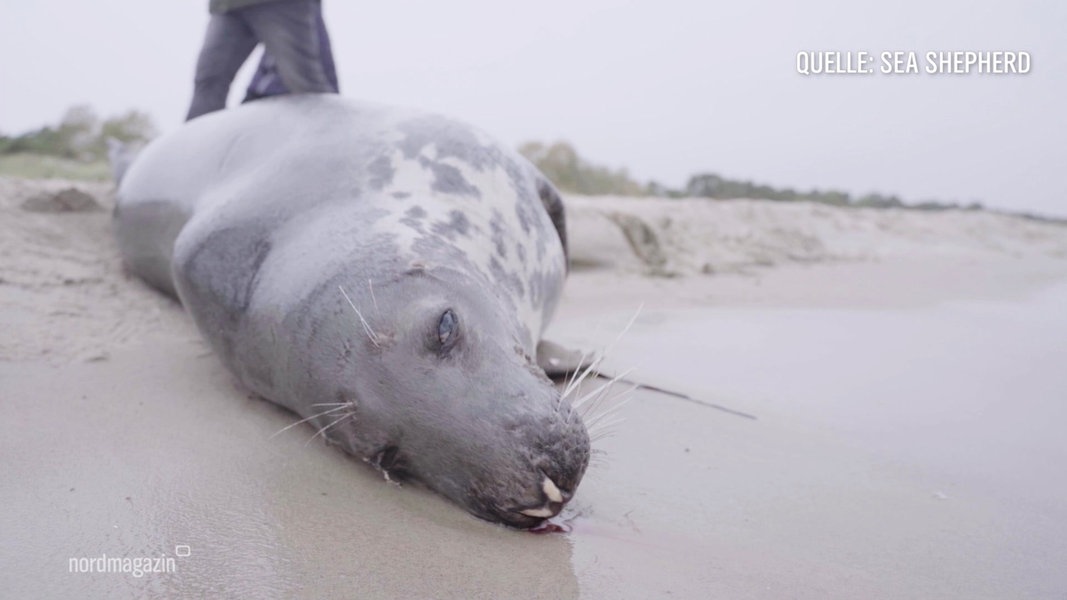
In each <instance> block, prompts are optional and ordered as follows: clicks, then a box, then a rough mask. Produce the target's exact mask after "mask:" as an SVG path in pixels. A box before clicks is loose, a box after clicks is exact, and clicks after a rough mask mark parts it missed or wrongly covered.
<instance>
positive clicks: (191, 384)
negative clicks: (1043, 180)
mask: <svg viewBox="0 0 1067 600" xmlns="http://www.w3.org/2000/svg"><path fill="white" fill-rule="evenodd" d="M68 188H75V189H77V190H79V191H80V192H83V193H84V194H87V197H88V198H89V200H91V202H89V201H86V200H85V199H84V198H85V196H81V195H73V196H71V195H69V194H68V195H67V196H66V200H63V199H57V198H56V196H55V195H56V194H57V193H58V192H61V191H62V190H65V189H68ZM71 198H80V199H81V200H78V201H71V200H70V199H71ZM72 202H73V203H72ZM566 203H567V207H568V216H569V222H568V228H569V231H570V239H571V248H572V259H573V263H574V264H573V270H572V273H571V276H570V279H569V280H568V283H567V288H566V291H565V295H564V299H563V302H562V304H561V306H560V308H559V311H558V313H557V316H556V319H555V320H554V322H553V324H552V325H551V326H550V328H549V331H548V334H547V337H548V338H549V339H552V340H554V341H558V342H560V343H563V344H564V345H567V346H570V347H575V348H581V349H585V350H597V351H604V350H606V351H607V355H608V360H607V365H608V367H607V369H606V370H609V371H612V372H622V371H624V370H632V372H631V374H630V375H629V376H628V378H629V379H632V380H635V381H640V382H643V383H647V384H650V385H653V386H657V387H661V388H664V389H667V390H671V391H675V392H679V393H682V394H685V395H687V396H689V397H690V399H689V400H684V399H681V398H678V397H675V396H671V395H669V394H663V393H659V392H656V391H651V390H647V389H639V390H637V391H634V392H632V393H629V394H623V392H625V390H626V388H627V386H625V385H622V384H619V385H617V386H616V387H617V390H618V392H619V393H620V394H622V396H621V397H622V400H620V402H621V404H620V408H619V409H618V411H617V414H618V416H619V417H620V421H619V422H618V423H617V424H615V425H614V426H613V428H612V430H611V432H610V435H608V436H606V437H604V438H602V439H600V440H598V441H597V444H596V446H597V449H598V451H599V452H598V454H597V457H596V459H595V464H594V465H593V466H592V467H591V469H590V471H589V473H588V475H587V476H586V479H585V481H584V482H583V483H582V485H581V487H580V488H579V490H578V493H577V496H576V498H575V500H574V501H573V502H572V503H571V504H570V505H569V506H568V508H567V509H566V510H565V512H564V513H563V514H562V515H560V517H558V518H557V521H558V522H559V523H560V525H561V526H563V527H564V528H565V529H568V530H569V531H568V532H566V533H551V534H543V535H534V534H530V533H526V532H517V531H512V530H508V529H505V528H502V527H499V526H495V525H491V524H489V523H485V522H482V521H479V520H477V519H475V518H474V517H471V516H469V515H467V514H466V513H465V512H463V511H462V510H460V509H458V508H456V507H455V506H453V505H451V504H449V503H447V502H446V501H444V500H442V499H440V498H438V497H436V496H435V495H433V494H431V493H428V492H426V491H424V490H421V489H419V488H418V487H416V486H397V485H392V484H389V483H386V482H384V481H382V479H381V477H380V476H379V475H378V474H377V473H376V472H374V471H373V470H371V469H370V468H367V467H366V466H365V465H363V464H362V463H359V462H358V461H355V460H352V459H349V458H347V457H345V456H344V455H342V454H341V453H340V452H338V451H336V450H335V449H332V448H328V447H325V446H324V445H323V444H322V443H321V441H318V440H316V441H313V442H311V443H309V440H310V439H311V438H312V436H313V433H314V431H313V430H312V429H311V428H310V427H294V428H292V429H289V430H288V431H285V432H284V433H282V434H280V435H275V434H276V433H277V432H278V431H280V430H282V429H283V428H285V427H286V426H287V425H289V424H290V423H292V422H293V421H295V420H296V417H295V416H294V415H293V414H291V413H288V412H286V411H284V410H282V409H280V408H277V407H275V406H274V405H272V404H270V403H268V402H264V401H262V400H260V399H256V398H252V397H249V396H248V395H247V394H246V393H244V392H243V391H242V390H240V389H239V388H238V387H237V386H236V385H235V384H234V382H233V381H232V379H231V378H230V376H229V375H228V374H227V373H226V372H225V370H224V369H223V367H222V365H221V364H220V363H219V361H218V360H217V359H216V358H215V357H214V355H213V354H212V353H211V352H210V350H209V349H208V347H207V345H206V344H205V343H204V342H203V341H202V340H201V338H200V336H199V333H198V332H197V330H196V328H195V326H194V325H193V323H192V321H191V320H190V319H189V318H188V317H187V316H186V315H185V314H184V313H183V312H182V309H181V307H180V305H178V304H177V303H175V302H174V301H172V300H169V299H167V298H165V297H163V296H161V295H160V294H158V293H156V292H154V291H153V290H151V289H149V288H148V287H147V286H146V285H145V284H143V283H142V282H140V281H139V280H137V279H135V278H133V277H131V276H130V275H128V274H126V273H125V272H124V270H123V268H122V265H121V261H120V259H119V255H118V251H117V249H116V247H115V244H114V241H113V238H112V235H111V231H110V221H109V219H110V212H111V209H112V207H113V199H112V188H111V186H110V185H109V184H87V183H72V182H63V181H28V180H19V179H3V178H0V306H2V310H0V332H2V333H0V411H2V419H0V423H2V424H0V457H2V463H3V466H4V470H5V477H4V478H3V479H2V480H0V502H2V503H3V504H4V506H5V507H6V509H7V510H5V511H3V514H2V516H0V531H2V532H4V535H3V536H2V537H3V541H2V542H0V565H3V569H2V570H0V589H3V590H5V594H9V595H11V597H71V596H83V597H179V596H180V597H338V598H340V597H361V598H363V597H366V598H378V597H394V598H505V597H508V598H648V597H671V598H707V597H728V598H782V597H794V598H1056V597H1062V596H1063V595H1064V594H1065V593H1067V571H1065V570H1064V568H1063V565H1064V564H1067V542H1064V540H1067V504H1065V503H1064V502H1062V498H1064V497H1067V479H1065V478H1064V477H1063V476H1062V473H1061V472H1060V471H1061V469H1062V465H1063V464H1065V463H1067V441H1064V439H1063V437H1062V434H1061V433H1060V431H1059V429H1061V426H1060V424H1061V423H1063V421H1064V417H1067V402H1065V401H1067V369H1063V367H1062V365H1064V364H1067V342H1064V340H1067V311H1065V310H1064V308H1063V307H1064V306H1065V305H1067V304H1065V302H1067V226H1063V225H1056V224H1050V223H1042V222H1036V221H1033V220H1027V219H1023V218H1019V217H1013V216H1007V215H999V214H993V213H989V212H983V211H960V210H950V211H942V212H921V211H912V210H901V209H891V210H875V209H857V208H835V207H831V206H826V205H816V204H809V203H775V202H769V201H746V200H736V201H705V200H694V199H684V200H679V199H653V198H647V199H644V198H642V199H633V198H615V197H568V198H566ZM635 314H636V315H637V317H636V319H634V322H633V326H632V327H631V328H630V329H629V330H628V331H627V332H626V334H625V335H624V336H622V338H621V339H617V338H619V334H620V333H621V332H622V331H623V330H624V329H625V328H626V324H627V322H629V321H630V320H631V319H632V318H633V317H634V315H635ZM723 409H728V410H723ZM105 555H106V556H107V557H125V558H131V559H132V558H138V557H147V558H162V559H164V560H162V561H160V562H161V564H162V565H163V566H164V567H166V568H165V569H164V570H163V571H164V572H147V573H142V574H141V575H140V576H135V574H132V573H128V572H127V573H99V572H82V571H84V569H80V567H79V565H91V564H92V563H91V560H92V559H95V558H98V557H101V556H105ZM80 559H87V560H86V561H81V562H79V561H80ZM168 561H169V562H168ZM72 565H73V566H72Z"/></svg>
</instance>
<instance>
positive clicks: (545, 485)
mask: <svg viewBox="0 0 1067 600" xmlns="http://www.w3.org/2000/svg"><path fill="white" fill-rule="evenodd" d="M541 489H542V490H544V492H545V495H546V496H548V499H549V500H551V501H552V502H563V494H561V493H560V491H559V488H558V487H556V482H554V481H552V480H551V479H549V478H548V477H545V480H544V482H542V483H541ZM531 516H533V515H531Z"/></svg>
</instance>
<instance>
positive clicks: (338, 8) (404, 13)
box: [0, 0, 1067, 216]
mask: <svg viewBox="0 0 1067 600" xmlns="http://www.w3.org/2000/svg"><path fill="white" fill-rule="evenodd" d="M0 6H2V7H0V51H2V52H3V56H4V58H3V60H0V132H3V133H6V134H15V133H21V132H24V131H27V130H31V129H34V128H37V127H40V126H43V125H47V124H54V123H56V122H57V121H58V120H59V118H60V116H61V115H62V114H63V112H64V111H65V110H66V108H67V107H69V106H71V105H73V104H80V103H87V104H90V105H92V106H93V107H94V108H95V109H96V110H97V112H98V113H99V114H100V115H102V116H105V117H106V116H111V115H115V114H119V113H122V112H125V111H126V110H128V109H131V108H137V109H140V110H144V111H146V112H148V113H149V114H150V115H152V117H153V118H154V119H155V121H156V123H157V124H158V125H159V127H160V129H161V130H163V131H169V130H172V129H175V128H177V127H179V126H180V125H181V121H182V118H183V117H184V114H185V112H186V110H187V109H188V103H189V100H190V97H191V94H192V78H193V69H194V65H195V62H196V56H197V53H198V51H199V47H200V43H201V42H202V39H203V34H204V30H205V27H206V24H207V20H208V14H207V0H151V1H148V2H146V1H144V0H93V1H92V2H86V1H85V0H34V1H32V2H21V1H18V0H0ZM324 11H325V15H326V21H327V27H328V28H329V30H330V34H331V37H332V39H333V49H334V54H335V57H336V60H337V63H338V75H339V78H340V82H341V92H342V93H343V94H344V95H346V96H350V97H354V98H359V99H363V100H368V101H373V102H379V103H386V104H395V105H403V106H409V107H417V108H423V109H427V110H431V111H434V112H438V113H443V114H446V115H450V116H453V117H457V118H460V119H462V120H464V121H467V122H469V123H471V124H474V125H476V126H477V127H479V128H481V129H482V130H484V131H486V132H489V133H490V134H492V135H493V136H494V137H496V138H497V139H499V140H501V141H503V142H505V143H507V144H509V145H511V146H518V145H519V144H521V143H522V142H525V141H531V140H537V141H543V142H553V141H556V140H565V141H568V142H570V143H571V144H573V145H574V147H575V148H576V149H577V150H578V152H579V154H580V155H582V156H583V157H585V158H586V159H588V160H589V161H591V162H594V163H596V164H601V165H604V166H608V167H611V168H626V169H628V170H629V172H630V174H631V175H632V176H633V177H635V178H637V179H639V180H641V181H647V180H650V179H651V180H656V181H658V182H660V183H662V184H665V185H667V186H670V187H681V186H683V185H684V184H685V182H686V180H687V179H688V178H689V176H691V175H693V174H695V173H705V172H715V173H718V174H721V175H723V176H726V177H730V178H734V179H750V180H754V181H756V182H759V183H767V184H771V185H774V186H778V187H793V188H796V189H802V190H806V189H811V188H818V189H840V190H844V191H847V192H849V193H852V194H854V195H862V194H864V193H867V192H871V191H877V192H881V193H889V194H897V195H899V196H901V197H902V198H903V199H905V200H907V201H921V200H925V199H939V200H946V201H959V202H971V201H981V202H983V203H985V204H986V205H987V206H992V207H996V208H1003V209H1010V210H1024V211H1033V212H1039V213H1043V214H1050V215H1058V216H1067V183H1065V181H1067V178H1065V177H1064V176H1063V173H1062V170H1063V169H1064V168H1065V167H1067V109H1065V108H1064V106H1065V105H1067V36H1064V35H1063V32H1064V28H1065V26H1067V3H1064V2H1060V1H1058V0H1044V1H1037V0H1032V1H959V2H957V1H930V0H927V1H917V0H902V1H895V2H887V1H881V2H869V1H836V0H810V1H808V2H803V3H799V2H798V3H794V2H786V1H769V0H763V1H750V2H731V3H726V2H697V1H696V0H688V1H684V2H683V1H680V0H641V1H630V2H628V1H624V0H615V1H609V0H539V1H538V2H504V1H502V0H449V1H448V2H442V1H440V0H437V1H433V0H396V1H395V2H389V3H386V2H360V1H354V0H326V1H325V2H324ZM897 51H899V52H905V53H907V52H915V53H916V57H917V60H918V63H919V64H918V66H919V68H920V72H919V73H900V74H883V73H881V72H880V69H881V67H882V63H881V60H880V58H881V53H882V52H897ZM940 51H973V52H993V51H1011V52H1026V53H1028V54H1029V56H1030V69H1029V72H1028V73H1025V74H976V73H971V74H945V73H939V74H935V73H926V72H923V71H922V69H923V68H925V66H926V64H925V53H926V52H940ZM800 52H836V53H840V56H841V57H842V58H843V59H847V58H848V57H851V58H852V59H853V61H854V62H855V61H856V60H858V58H859V54H858V53H860V52H866V53H869V55H870V56H871V57H873V58H872V62H871V63H870V64H869V65H868V66H869V68H872V69H873V70H874V71H875V72H874V73H871V74H865V73H864V74H857V73H841V74H822V75H804V74H801V73H798V70H797V54H798V53H800ZM905 56H906V55H905ZM253 63H254V60H250V61H249V62H248V63H247V64H246V68H245V69H244V70H243V71H242V72H241V74H239V76H238V79H237V81H236V82H235V84H234V88H233V90H231V92H232V94H231V104H235V103H236V102H237V101H238V100H239V98H240V97H241V96H243V87H244V85H245V84H246V83H247V81H248V79H249V77H250V69H249V67H251V66H253ZM905 66H906V65H905Z"/></svg>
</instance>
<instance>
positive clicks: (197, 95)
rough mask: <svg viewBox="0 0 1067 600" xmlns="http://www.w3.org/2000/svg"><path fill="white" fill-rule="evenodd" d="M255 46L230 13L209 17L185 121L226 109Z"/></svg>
mask: <svg viewBox="0 0 1067 600" xmlns="http://www.w3.org/2000/svg"><path fill="white" fill-rule="evenodd" d="M255 47H256V38H255V36H254V35H253V32H252V30H251V29H250V28H249V27H248V26H247V25H245V23H243V22H242V20H241V19H239V18H237V17H235V16H233V15H229V14H221V15H212V16H211V21H209V22H208V25H207V34H206V35H205V36H204V45H203V47H201V49H200V56H199V58H197V61H196V80H195V84H194V88H193V100H192V102H191V103H190V106H189V113H188V115H187V116H186V117H185V120H186V121H188V120H190V119H194V118H196V117H199V116H200V115H203V114H206V113H209V112H213V111H216V110H221V109H223V108H226V96H227V95H228V94H229V92H230V84H231V83H232V82H233V78H234V76H236V75H237V70H238V69H240V68H241V65H242V64H243V63H244V62H245V59H247V58H248V55H249V54H251V53H252V49H253V48H255Z"/></svg>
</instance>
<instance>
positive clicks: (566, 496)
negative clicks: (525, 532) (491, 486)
mask: <svg viewBox="0 0 1067 600" xmlns="http://www.w3.org/2000/svg"><path fill="white" fill-rule="evenodd" d="M542 475H544V472H543V471H542ZM541 493H542V501H541V502H540V503H538V504H535V505H533V506H518V507H512V508H509V509H505V510H499V509H498V510H497V511H496V513H497V517H498V518H499V519H500V520H501V521H503V522H504V523H506V524H508V525H510V526H512V527H517V528H519V529H529V528H531V527H536V526H538V525H540V524H541V523H543V522H544V521H545V520H547V519H550V518H552V517H554V516H556V515H558V514H559V512H560V511H561V510H563V505H565V504H566V503H567V502H568V501H569V500H570V499H571V495H572V494H571V492H566V491H563V490H561V489H559V486H557V485H556V482H554V481H552V478H551V477H549V476H547V475H544V479H542V480H541Z"/></svg>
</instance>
